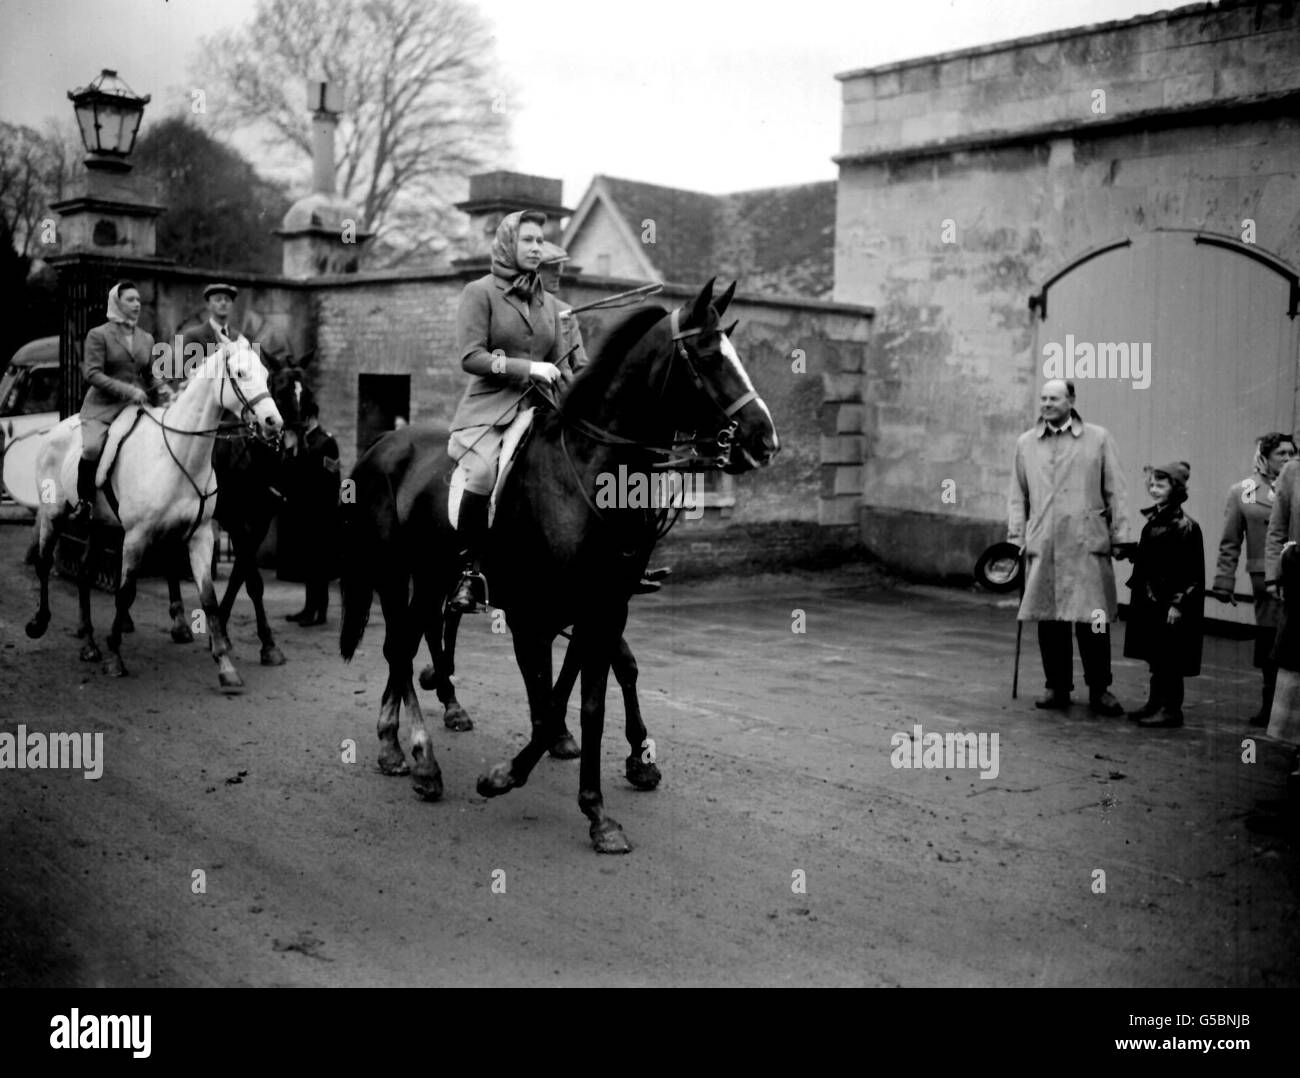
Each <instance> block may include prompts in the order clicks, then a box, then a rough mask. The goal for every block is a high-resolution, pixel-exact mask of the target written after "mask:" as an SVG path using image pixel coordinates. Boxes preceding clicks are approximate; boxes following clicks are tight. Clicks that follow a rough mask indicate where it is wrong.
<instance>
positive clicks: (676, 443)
mask: <svg viewBox="0 0 1300 1078" xmlns="http://www.w3.org/2000/svg"><path fill="white" fill-rule="evenodd" d="M669 326H670V329H671V331H672V345H673V347H672V351H671V352H670V353H669V356H668V361H667V363H665V364H664V376H663V380H662V382H661V384H660V386H659V392H658V394H657V398H656V399H657V401H660V402H661V401H663V400H665V399H666V397H667V395H668V387H669V386H670V385H671V384H672V376H673V365H674V363H676V362H678V361H680V362H681V363H683V364H684V365H685V367H686V371H687V373H688V374H689V376H690V379H691V382H692V383H693V384H694V386H695V388H696V389H697V390H698V391H699V392H701V393H703V394H704V395H705V396H706V397H707V398H708V399H709V401H710V402H711V403H712V404H713V406H714V407H715V408H716V409H717V411H718V413H719V415H720V416H721V417H722V420H723V423H722V425H721V426H720V427H719V428H718V430H717V431H716V432H714V433H713V434H711V435H708V436H705V437H699V436H696V435H695V434H694V432H691V434H689V435H688V436H687V437H685V438H679V437H676V436H675V437H674V438H673V441H672V444H671V445H669V446H660V445H653V444H651V443H649V442H641V441H637V440H636V439H635V438H624V437H623V436H622V435H620V434H615V433H614V432H613V431H609V430H606V429H604V428H603V427H599V426H597V425H596V424H595V423H592V422H590V421H589V420H586V419H570V418H567V417H566V416H565V415H564V412H563V410H561V409H559V408H556V412H557V414H558V415H559V416H560V419H561V422H562V423H563V426H561V428H560V451H561V453H562V454H563V456H564V459H565V461H566V462H567V463H568V465H569V471H570V472H571V473H572V474H573V479H574V483H575V485H576V486H577V488H578V490H579V492H580V493H581V494H582V497H583V500H584V501H585V502H586V503H587V507H588V508H589V509H590V510H591V511H592V512H593V513H594V514H595V515H596V517H597V518H598V519H599V520H602V521H605V522H606V523H608V520H607V519H606V517H605V514H604V513H602V512H601V510H600V509H599V508H597V506H596V504H595V502H593V501H592V499H591V496H590V495H589V494H588V493H587V488H586V485H585V484H584V483H583V481H582V476H581V474H580V473H579V472H578V468H577V465H576V464H574V463H573V457H572V456H570V454H569V447H568V445H567V444H566V442H565V438H564V435H565V429H566V428H567V427H572V428H573V429H574V430H576V431H578V432H579V433H581V434H583V435H585V436H586V437H587V438H589V439H590V440H592V441H594V442H596V443H598V444H600V445H606V446H613V447H621V448H629V449H632V448H634V449H638V450H640V451H642V452H645V453H649V454H651V455H653V456H660V457H663V458H664V459H663V460H662V461H659V462H656V463H654V464H652V465H651V468H652V469H653V470H655V471H690V472H693V471H700V470H712V469H717V468H724V467H726V465H727V463H728V461H729V460H730V458H731V449H732V442H733V438H734V437H735V433H736V430H737V429H738V428H739V426H740V421H739V420H738V419H735V418H734V417H735V415H736V413H737V412H739V411H740V410H741V409H742V408H744V407H745V405H747V404H749V403H750V401H753V400H757V399H758V392H757V390H754V389H750V390H749V391H748V392H747V393H743V394H741V396H739V397H738V398H736V400H734V401H731V402H730V403H726V402H724V401H723V400H721V399H720V398H719V396H718V394H717V393H716V392H715V391H714V389H713V387H712V386H711V385H710V384H709V383H708V382H707V381H706V380H705V379H704V378H703V376H702V375H701V374H700V371H699V368H698V366H697V365H696V359H695V357H693V356H692V355H691V351H690V349H689V348H687V346H686V343H685V342H686V341H687V340H689V339H690V338H691V337H698V336H699V335H700V334H701V333H702V332H703V329H701V328H696V329H682V328H681V308H680V307H675V308H673V311H672V314H671V320H670V322H669ZM546 399H547V400H548V401H549V402H550V403H551V404H552V405H554V404H555V402H554V401H553V400H551V399H550V398H549V397H547V398H546ZM702 450H705V451H702ZM681 511H682V510H681V508H680V507H679V508H677V510H676V512H675V513H672V514H671V519H669V512H670V511H669V510H667V509H664V510H662V511H661V512H660V518H659V522H658V524H657V527H656V536H655V538H656V540H658V539H662V538H663V537H664V536H665V535H667V534H668V532H669V531H670V530H671V528H672V526H673V525H674V524H675V523H676V522H677V518H678V517H679V516H680V515H681Z"/></svg>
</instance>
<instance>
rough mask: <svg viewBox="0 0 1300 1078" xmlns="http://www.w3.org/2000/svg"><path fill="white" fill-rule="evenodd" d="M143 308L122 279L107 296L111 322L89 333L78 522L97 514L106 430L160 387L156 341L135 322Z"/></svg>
mask: <svg viewBox="0 0 1300 1078" xmlns="http://www.w3.org/2000/svg"><path fill="white" fill-rule="evenodd" d="M140 306H141V304H140V290H139V289H138V288H137V287H136V286H135V282H133V281H119V282H118V283H117V284H115V285H114V286H113V288H112V290H111V291H110V292H109V293H108V321H107V322H105V323H104V324H103V325H100V326H96V327H95V328H94V329H92V330H91V331H90V332H89V333H88V334H86V347H85V350H84V352H83V354H82V361H81V373H82V375H83V377H84V378H85V380H86V383H87V385H88V387H89V388H87V390H86V397H85V399H84V400H83V401H82V404H81V460H80V461H79V462H78V465H77V505H76V509H75V510H74V513H73V520H74V521H77V522H81V521H87V522H88V521H89V520H90V518H91V515H92V514H93V512H94V508H95V471H96V469H97V468H98V467H99V458H100V455H101V454H102V453H103V451H104V438H105V437H106V436H107V434H108V428H109V427H110V426H111V425H112V422H113V420H114V419H116V418H117V416H118V413H119V412H121V411H122V410H123V409H124V408H126V407H128V406H129V405H132V404H148V403H149V392H152V391H158V390H159V388H160V385H161V383H160V382H159V380H158V378H156V377H155V375H154V371H153V337H152V336H151V335H150V334H148V333H146V332H145V331H144V330H143V329H141V328H140V327H139V326H138V325H137V324H136V323H137V322H138V321H139V319H140ZM147 391H148V392H147Z"/></svg>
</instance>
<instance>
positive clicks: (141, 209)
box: [52, 69, 162, 258]
mask: <svg viewBox="0 0 1300 1078" xmlns="http://www.w3.org/2000/svg"><path fill="white" fill-rule="evenodd" d="M68 97H69V98H71V100H72V104H73V108H74V109H75V110H76V113H77V126H78V127H79V128H80V130H81V142H82V144H83V145H84V146H85V147H86V159H85V161H86V176H85V180H84V181H83V183H82V186H81V188H80V190H78V191H76V192H75V193H74V194H73V196H72V197H71V198H68V199H65V200H64V201H62V202H56V203H55V204H54V205H53V207H52V208H53V209H54V211H55V212H56V213H58V215H59V216H60V217H61V218H62V219H63V220H62V223H61V225H60V228H59V233H60V240H61V243H62V253H63V254H72V253H73V252H74V251H82V252H85V253H88V254H105V255H109V256H111V257H119V258H120V257H122V256H124V255H125V256H128V257H130V256H135V257H137V258H138V257H144V258H149V257H151V256H152V255H153V253H154V247H155V243H156V240H155V231H154V218H155V217H157V216H158V215H159V214H160V213H162V207H161V206H156V205H153V204H152V203H150V202H148V201H145V200H144V199H143V198H142V195H143V194H144V192H142V191H141V190H140V189H139V187H138V185H137V184H136V183H134V182H133V181H132V179H131V177H130V176H129V175H128V174H129V173H130V171H131V163H130V162H129V161H128V160H127V158H128V157H129V156H130V154H131V151H132V150H133V149H135V137H136V135H137V134H138V133H139V130H140V120H141V118H142V117H143V116H144V107H145V105H147V104H148V103H149V95H148V94H146V95H145V96H144V97H137V96H136V95H135V94H134V93H133V92H132V91H131V88H130V87H129V86H127V84H126V83H124V82H123V81H122V80H121V79H119V78H118V77H117V72H116V71H109V70H107V69H105V70H104V71H103V72H101V73H100V76H99V78H97V79H95V80H94V81H93V82H91V83H90V85H88V86H84V87H82V88H81V89H80V90H70V91H69V92H68Z"/></svg>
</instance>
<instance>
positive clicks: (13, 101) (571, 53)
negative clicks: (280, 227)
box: [0, 0, 1177, 206]
mask: <svg viewBox="0 0 1300 1078" xmlns="http://www.w3.org/2000/svg"><path fill="white" fill-rule="evenodd" d="M256 4H257V0H0V119H3V120H7V121H9V122H18V123H27V124H31V125H33V126H38V127H39V126H41V125H42V124H43V123H44V121H45V120H46V119H47V118H49V117H57V118H60V119H70V118H71V115H72V112H71V104H70V102H69V101H68V100H67V97H66V91H67V90H69V89H72V88H74V87H76V86H82V85H85V83H87V82H88V81H90V79H92V78H93V77H94V76H95V75H96V74H98V72H99V70H100V69H101V68H104V67H109V68H115V69H116V70H117V71H118V72H119V73H120V75H121V76H122V78H124V79H125V80H126V81H127V83H129V84H130V85H131V87H132V88H133V89H134V90H135V91H136V92H137V93H140V94H145V93H148V94H151V95H152V96H153V102H152V103H151V104H150V105H149V107H148V110H147V111H146V112H145V119H144V122H145V124H146V125H147V124H148V123H149V119H150V117H151V116H157V115H161V114H163V113H166V112H170V111H173V110H175V109H176V108H178V107H181V106H183V105H185V106H187V105H188V103H189V100H190V92H189V91H190V87H191V80H190V79H189V76H188V74H187V71H188V65H189V64H191V63H192V62H193V59H194V56H195V51H196V43H197V40H198V39H199V38H200V37H202V36H204V35H207V34H210V33H212V32H214V31H217V30H221V29H226V28H232V27H236V26H239V25H241V24H243V23H245V22H247V21H248V20H249V19H251V17H252V13H253V11H254V10H255V8H256ZM476 6H477V7H478V8H479V10H480V11H481V12H482V13H483V15H484V16H485V17H486V18H487V20H488V21H489V22H490V23H491V25H492V27H493V29H494V32H495V36H496V41H497V59H498V63H499V66H500V68H501V70H502V71H503V72H504V73H505V75H506V79H505V85H506V86H507V88H508V93H507V96H506V98H505V103H506V109H507V114H508V116H509V117H510V120H511V123H512V138H513V146H514V152H513V157H512V159H511V160H509V161H503V162H501V163H500V164H501V167H508V168H514V169H517V170H519V171H522V172H532V173H538V174H541V175H546V176H558V177H561V178H563V180H564V197H565V201H566V204H568V205H569V206H575V205H576V204H577V202H578V201H579V199H580V198H581V196H582V192H583V191H584V190H585V189H586V187H587V184H588V183H589V182H590V180H591V177H592V175H593V174H595V173H598V172H599V173H605V174H607V175H613V176H623V177H627V178H629V179H636V180H644V181H648V182H652V183H662V184H669V185H672V186H676V187H687V188H692V189H695V190H700V191H709V192H721V191H733V190H742V189H745V188H752V187H768V186H775V185H779V184H787V183H799V182H803V181H808V180H817V179H832V178H834V177H835V175H836V169H835V165H834V164H833V163H832V162H831V156H832V155H833V154H834V153H835V152H836V151H837V150H838V149H839V124H840V84H839V83H838V82H837V81H836V80H835V78H834V76H835V74H836V73H837V72H842V71H848V70H853V69H855V68H860V67H868V66H872V65H876V64H884V63H889V62H892V61H895V60H903V59H907V58H910V57H916V56H926V55H929V54H932V53H937V52H945V51H948V50H951V49H959V48H966V47H968V46H972V45H981V44H986V43H989V42H993V41H1002V40H1006V39H1008V38H1013V37H1022V36H1025V35H1028V34H1036V33H1043V32H1045V31H1048V30H1055V29H1061V28H1064V27H1069V26H1080V25H1086V24H1088V23H1094V22H1104V21H1107V20H1111V19H1122V18H1128V17H1130V16H1132V15H1136V14H1141V13H1144V12H1150V11H1158V10H1161V9H1162V8H1167V7H1173V6H1177V5H1176V4H1174V3H1170V2H1169V0H1166V2H1164V3H1161V2H1159V0H1157V2H1147V0H904V2H899V0H645V2H642V3H638V2H636V0H481V2H480V3H478V4H477V5H476ZM238 145H239V146H240V148H241V149H243V150H244V151H245V152H246V153H250V156H253V157H254V159H255V149H256V147H255V145H250V144H248V143H247V142H244V141H240V142H238ZM250 151H254V152H250Z"/></svg>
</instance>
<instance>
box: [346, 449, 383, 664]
mask: <svg viewBox="0 0 1300 1078" xmlns="http://www.w3.org/2000/svg"><path fill="white" fill-rule="evenodd" d="M366 464H367V461H366V460H364V459H362V460H361V461H359V462H358V463H357V466H356V467H355V468H354V469H353V470H352V483H353V493H354V500H352V501H350V502H349V501H345V502H344V503H343V506H342V533H343V536H342V538H343V543H342V546H343V565H342V575H341V578H340V580H339V585H340V591H341V592H342V596H343V622H342V625H340V627H339V654H340V655H342V656H343V658H344V660H345V661H346V662H351V661H352V656H353V655H355V654H356V650H357V645H358V644H360V643H361V637H362V636H364V635H365V631H366V624H367V622H369V621H370V604H371V602H372V601H373V599H374V597H375V575H374V574H375V566H376V565H378V564H379V563H378V561H377V559H376V555H377V554H378V551H377V550H376V549H375V547H376V546H377V544H376V542H375V532H376V531H377V527H376V525H377V521H376V519H375V514H376V513H378V512H379V511H381V509H382V507H381V506H380V505H378V504H376V502H377V501H379V500H380V499H377V498H374V497H372V496H370V495H371V490H372V489H373V487H374V486H375V480H376V477H375V476H373V475H371V474H370V469H368V468H367V467H366ZM378 478H380V479H381V480H383V479H386V477H383V476H380V477H378ZM379 493H380V495H381V498H382V496H383V494H384V493H386V494H387V496H388V499H389V504H390V505H391V504H392V502H393V497H392V487H391V485H390V484H388V483H387V482H386V481H385V482H381V483H380V484H379Z"/></svg>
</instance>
